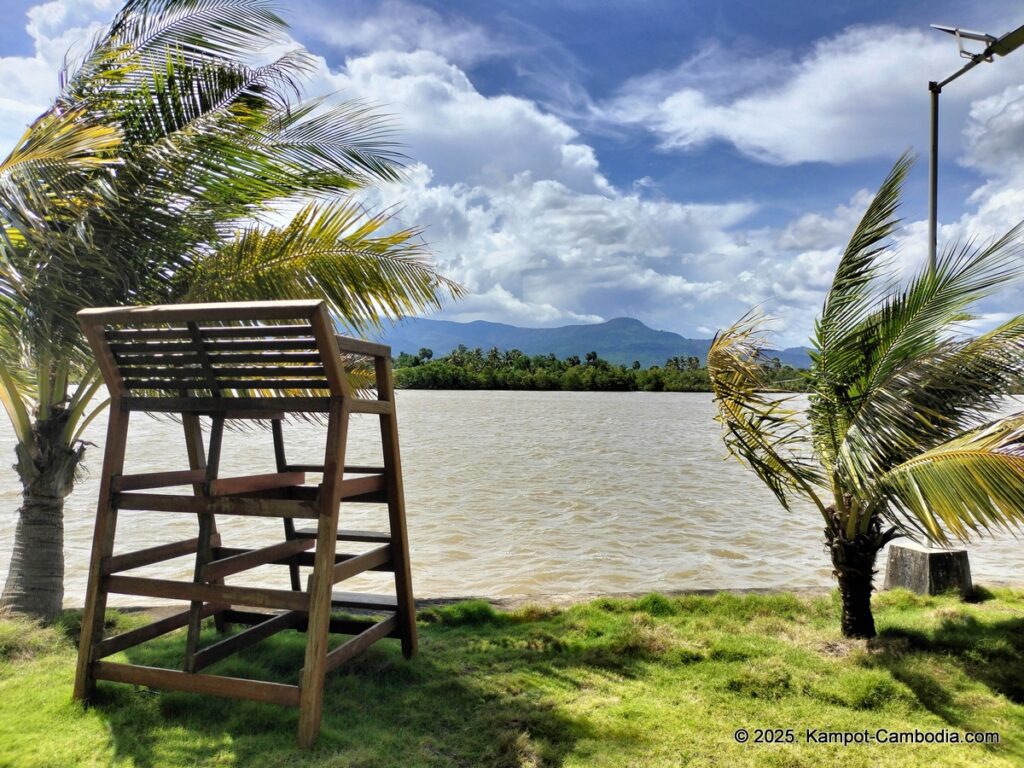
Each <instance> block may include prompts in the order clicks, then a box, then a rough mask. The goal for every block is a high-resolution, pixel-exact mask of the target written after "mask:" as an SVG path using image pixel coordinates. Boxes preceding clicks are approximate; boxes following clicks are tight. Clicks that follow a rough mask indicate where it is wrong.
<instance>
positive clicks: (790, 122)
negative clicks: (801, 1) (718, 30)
mask: <svg viewBox="0 0 1024 768" xmlns="http://www.w3.org/2000/svg"><path fill="white" fill-rule="evenodd" d="M958 65H959V60H958V59H957V58H956V56H955V48H953V47H951V44H950V41H949V40H948V39H947V38H944V37H942V36H939V35H937V34H936V33H934V32H930V31H928V32H926V31H918V30H910V29H904V28H899V27H893V26H871V27H867V26H863V27H852V28H849V29H846V30H844V31H842V32H840V33H839V34H836V35H834V36H831V37H828V38H825V39H822V40H820V41H818V42H817V43H815V44H814V45H813V46H812V48H811V49H810V51H809V52H807V53H806V54H805V55H803V56H802V57H799V58H792V57H791V56H790V55H789V54H787V53H779V52H776V53H772V54H769V55H762V56H744V55H743V54H742V53H737V52H736V51H733V50H726V49H725V48H723V47H721V46H718V45H711V46H710V47H708V48H706V49H705V50H703V51H701V52H700V53H699V54H697V55H696V56H694V57H693V58H692V59H690V60H688V61H685V62H683V63H682V64H680V65H679V67H677V68H676V69H674V70H672V71H668V72H656V73H652V74H649V75H646V76H644V77H641V78H638V79H635V80H631V81H629V82H627V83H625V84H624V85H623V86H622V88H621V89H620V92H619V95H618V96H617V97H616V98H615V99H614V100H612V101H611V102H610V103H608V104H607V105H605V107H604V114H605V115H606V117H607V118H608V119H609V120H611V121H613V122H617V123H624V124H635V125H642V126H647V127H649V128H650V129H651V130H653V131H654V132H655V134H657V136H658V137H659V138H660V139H661V142H662V146H663V147H664V148H666V149H679V150H692V149H695V148H698V147H701V146H703V145H705V144H707V143H708V142H711V141H725V142H729V143H731V144H733V145H735V146H736V147H737V148H738V149H739V150H740V151H742V152H744V153H745V154H747V155H749V156H751V157H753V158H756V159H757V160H760V161H763V162H768V163H774V164H780V165H790V164H795V163H804V162H812V161H818V162H827V163H846V162H850V161H853V160H860V159H864V158H871V157H880V156H887V157H894V156H896V155H897V154H898V153H899V152H900V151H901V150H903V149H905V148H906V147H907V146H909V145H916V146H927V133H926V131H927V119H926V115H927V114H928V92H927V88H926V85H927V83H928V81H929V80H933V79H936V78H940V77H942V76H943V74H944V73H947V72H951V71H953V70H955V69H956V68H957V66H958ZM1018 79H1019V75H1018V73H1017V71H1015V70H1014V69H1013V67H982V68H980V69H978V70H976V71H975V72H972V73H971V77H968V78H964V79H963V80H959V81H957V83H956V85H955V87H954V86H951V87H950V88H949V89H947V91H946V92H945V93H944V94H943V99H942V109H943V115H944V122H947V123H950V124H962V121H963V119H964V117H965V115H966V112H967V109H968V108H969V105H970V103H971V101H972V100H973V99H976V98H978V97H979V96H981V95H983V94H988V93H992V91H993V90H998V89H1000V88H1002V87H1004V86H1006V85H1008V84H1010V83H1013V82H1015V81H1017V80H1018Z"/></svg>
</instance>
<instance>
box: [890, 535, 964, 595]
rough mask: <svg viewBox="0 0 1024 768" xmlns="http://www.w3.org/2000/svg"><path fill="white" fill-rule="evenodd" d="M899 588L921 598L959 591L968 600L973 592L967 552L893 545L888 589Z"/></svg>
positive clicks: (916, 545) (905, 544) (911, 544)
mask: <svg viewBox="0 0 1024 768" xmlns="http://www.w3.org/2000/svg"><path fill="white" fill-rule="evenodd" d="M896 587H902V588H904V589H909V590H911V591H912V592H917V593H918V594H919V595H937V594H940V593H942V592H950V591H953V590H955V591H957V592H959V593H960V596H961V597H967V596H968V595H969V594H970V593H971V590H972V589H973V586H972V584H971V565H970V563H969V562H968V560H967V550H966V549H934V548H932V547H928V546H924V545H921V544H915V543H912V542H907V543H900V544H893V545H891V546H890V547H889V561H888V563H887V564H886V568H885V588H886V589H894V588H896Z"/></svg>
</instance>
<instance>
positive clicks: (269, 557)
mask: <svg viewBox="0 0 1024 768" xmlns="http://www.w3.org/2000/svg"><path fill="white" fill-rule="evenodd" d="M315 546H316V542H315V541H313V540H311V539H292V540H291V541H282V542H281V543H280V544H271V545H270V546H268V547H261V548H260V549H246V550H243V551H242V552H239V553H237V554H233V555H229V556H228V557H224V558H220V559H218V560H213V561H211V562H209V563H207V564H206V565H204V566H203V581H217V580H218V579H223V578H224V577H225V576H230V575H232V574H233V573H240V572H241V571H247V570H249V569H250V568H255V567H256V566H259V565H267V564H268V563H273V562H276V561H279V560H286V559H287V558H289V557H291V556H292V555H297V554H299V553H300V552H305V551H306V550H307V549H312V548H313V547H315Z"/></svg>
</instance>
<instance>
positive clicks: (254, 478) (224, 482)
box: [210, 472, 306, 496]
mask: <svg viewBox="0 0 1024 768" xmlns="http://www.w3.org/2000/svg"><path fill="white" fill-rule="evenodd" d="M304 482H306V473H305V472H270V473H268V474H264V475H243V476H241V477H220V478H217V479H216V480H213V481H212V482H211V483H210V495H211V496H228V495H230V494H233V493H250V492H252V491H265V490H267V489H268V488H287V487H288V486H291V485H302V484H303V483H304Z"/></svg>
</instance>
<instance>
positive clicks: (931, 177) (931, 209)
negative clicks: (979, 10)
mask: <svg viewBox="0 0 1024 768" xmlns="http://www.w3.org/2000/svg"><path fill="white" fill-rule="evenodd" d="M932 27H933V28H934V29H938V30H940V31H942V32H948V33H949V34H951V35H953V36H954V37H956V40H957V43H958V45H959V47H960V55H961V56H962V57H963V58H965V59H969V61H968V62H967V63H966V64H964V66H962V67H961V68H960V69H958V70H957V71H956V72H954V73H953V74H952V75H950V76H949V77H947V78H946V79H945V80H942V81H938V82H937V81H935V80H933V81H931V82H930V83H928V90H929V92H930V93H931V108H932V109H931V111H932V130H931V152H930V154H929V156H928V160H929V162H928V270H929V271H930V272H932V273H934V272H935V266H936V254H935V252H936V247H937V244H938V218H939V216H938V207H939V202H938V190H939V94H940V93H942V89H943V88H944V87H945V86H947V85H949V84H950V83H951V82H953V81H954V80H956V79H957V78H958V77H960V75H962V74H964V73H965V72H968V71H969V70H971V69H974V68H975V67H976V66H978V65H979V64H981V63H982V62H990V61H992V57H993V56H1005V55H1006V54H1008V53H1010V52H1012V51H1015V50H1017V48H1019V47H1020V46H1022V45H1024V25H1022V26H1020V27H1017V28H1016V29H1015V30H1013V31H1012V32H1008V33H1007V34H1005V35H1003V36H1002V37H993V36H992V35H986V34H984V33H982V32H971V31H969V30H966V29H960V28H959V27H943V26H940V25H938V24H932ZM964 40H974V41H977V42H982V43H985V49H984V50H983V51H981V52H980V53H971V52H970V51H968V50H967V49H965V48H964Z"/></svg>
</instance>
